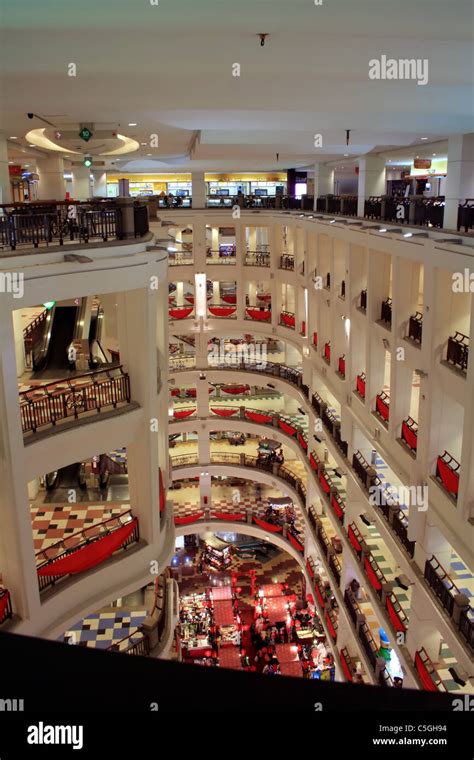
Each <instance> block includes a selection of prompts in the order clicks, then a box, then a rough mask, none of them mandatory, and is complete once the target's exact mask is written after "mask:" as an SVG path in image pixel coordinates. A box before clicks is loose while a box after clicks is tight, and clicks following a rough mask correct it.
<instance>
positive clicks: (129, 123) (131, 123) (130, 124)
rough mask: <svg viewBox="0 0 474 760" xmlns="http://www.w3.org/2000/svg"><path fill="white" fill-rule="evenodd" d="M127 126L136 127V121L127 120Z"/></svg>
mask: <svg viewBox="0 0 474 760" xmlns="http://www.w3.org/2000/svg"><path fill="white" fill-rule="evenodd" d="M128 126H129V127H136V126H137V122H136V121H129V122H128Z"/></svg>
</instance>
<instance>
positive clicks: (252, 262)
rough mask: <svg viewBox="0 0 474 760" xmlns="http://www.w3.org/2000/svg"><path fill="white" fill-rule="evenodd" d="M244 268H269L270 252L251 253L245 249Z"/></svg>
mask: <svg viewBox="0 0 474 760" xmlns="http://www.w3.org/2000/svg"><path fill="white" fill-rule="evenodd" d="M245 266H247V267H269V266H270V252H269V251H267V250H265V251H251V250H249V249H247V251H246V254H245Z"/></svg>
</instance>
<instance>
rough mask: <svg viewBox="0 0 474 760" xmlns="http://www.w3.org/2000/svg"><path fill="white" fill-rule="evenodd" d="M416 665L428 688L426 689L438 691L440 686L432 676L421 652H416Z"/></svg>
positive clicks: (424, 686) (425, 686) (424, 685)
mask: <svg viewBox="0 0 474 760" xmlns="http://www.w3.org/2000/svg"><path fill="white" fill-rule="evenodd" d="M415 667H416V669H417V671H418V675H419V676H420V680H421V683H422V684H423V688H424V689H426V691H438V687H437V686H436V684H435V683H434V681H433V679H432V678H431V676H430V674H429V672H428V669H427V667H426V665H425V663H424V662H423V660H422V659H421V656H420V653H419V652H417V653H416V654H415Z"/></svg>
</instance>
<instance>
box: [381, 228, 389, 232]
mask: <svg viewBox="0 0 474 760" xmlns="http://www.w3.org/2000/svg"><path fill="white" fill-rule="evenodd" d="M379 232H387V228H386V227H381V228H380V229H379Z"/></svg>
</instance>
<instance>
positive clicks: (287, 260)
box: [278, 253, 295, 272]
mask: <svg viewBox="0 0 474 760" xmlns="http://www.w3.org/2000/svg"><path fill="white" fill-rule="evenodd" d="M278 268H279V269H287V270H289V271H290V272H293V271H294V269H295V257H294V256H290V255H289V254H287V253H284V254H283V256H280V265H279V267H278Z"/></svg>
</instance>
